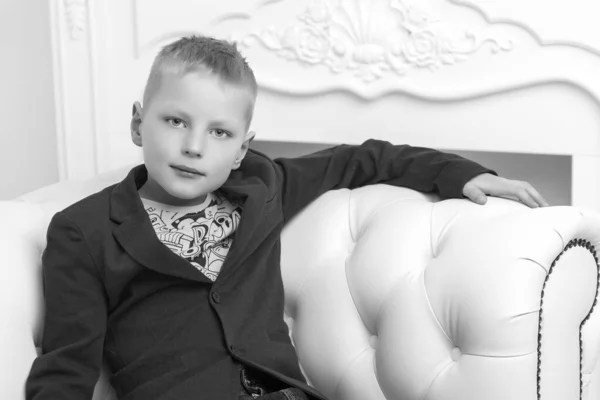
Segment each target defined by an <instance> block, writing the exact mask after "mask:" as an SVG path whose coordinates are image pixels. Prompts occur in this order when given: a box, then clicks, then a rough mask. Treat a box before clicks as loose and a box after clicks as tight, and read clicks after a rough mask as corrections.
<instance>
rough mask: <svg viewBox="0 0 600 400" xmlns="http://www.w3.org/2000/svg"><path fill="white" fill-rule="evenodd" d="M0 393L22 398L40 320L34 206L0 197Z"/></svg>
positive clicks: (38, 221)
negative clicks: (0, 222) (1, 226)
mask: <svg viewBox="0 0 600 400" xmlns="http://www.w3.org/2000/svg"><path fill="white" fill-rule="evenodd" d="M0 220H1V221H2V224H3V226H4V227H5V229H2V230H1V231H0V257H1V260H2V261H1V262H0V274H1V278H0V317H1V318H2V321H3V323H2V324H0V354H1V355H2V357H0V398H1V399H22V398H24V394H25V391H24V383H25V380H26V379H27V376H28V375H29V371H30V369H31V364H32V362H33V360H34V359H35V357H36V356H37V351H36V346H35V343H36V342H37V343H39V339H40V338H41V329H42V319H43V298H42V279H41V278H42V276H41V268H40V256H41V251H42V247H41V243H40V240H41V237H43V235H45V230H46V225H45V224H44V216H43V213H42V211H41V209H40V208H39V207H37V206H36V205H32V204H26V203H23V202H17V201H2V202H0Z"/></svg>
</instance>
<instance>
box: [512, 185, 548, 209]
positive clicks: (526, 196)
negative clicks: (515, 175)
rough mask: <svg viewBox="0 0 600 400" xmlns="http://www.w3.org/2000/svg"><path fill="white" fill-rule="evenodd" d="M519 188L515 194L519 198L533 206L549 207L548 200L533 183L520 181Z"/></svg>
mask: <svg viewBox="0 0 600 400" xmlns="http://www.w3.org/2000/svg"><path fill="white" fill-rule="evenodd" d="M519 186H520V187H519V188H518V189H517V190H516V193H515V194H514V195H515V196H516V197H517V199H519V200H520V201H521V202H522V203H524V204H526V205H527V206H529V207H531V208H538V207H548V206H549V204H548V202H547V201H546V200H545V199H544V198H543V197H542V196H541V195H540V194H539V193H538V191H537V190H535V188H534V187H533V186H531V184H529V183H527V182H519Z"/></svg>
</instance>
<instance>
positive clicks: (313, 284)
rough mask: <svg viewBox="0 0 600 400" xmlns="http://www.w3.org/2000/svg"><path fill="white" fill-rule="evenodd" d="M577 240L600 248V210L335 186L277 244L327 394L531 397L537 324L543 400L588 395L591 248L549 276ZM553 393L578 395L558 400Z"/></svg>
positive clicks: (290, 302) (296, 330)
mask: <svg viewBox="0 0 600 400" xmlns="http://www.w3.org/2000/svg"><path fill="white" fill-rule="evenodd" d="M315 221H318V229H315ZM577 238H579V239H583V240H586V241H587V242H589V243H590V244H591V245H593V246H595V247H596V248H598V247H599V246H600V218H599V217H598V215H597V214H595V213H592V212H590V213H589V214H586V213H585V212H583V211H581V210H578V209H576V208H573V207H551V208H544V209H535V210H533V209H529V208H527V207H526V206H524V205H522V204H519V203H517V202H514V201H511V200H506V199H500V198H490V199H489V201H488V203H487V204H486V205H485V206H479V205H477V204H474V203H472V202H470V201H468V200H445V201H439V202H437V199H436V198H435V197H434V196H429V195H424V194H422V193H418V192H414V191H411V190H408V189H404V188H394V187H389V186H382V185H374V186H370V187H365V188H361V189H357V190H353V191H336V192H329V193H327V194H326V195H324V196H322V197H321V198H320V199H318V200H317V201H316V202H315V203H313V204H311V205H310V206H309V207H308V208H307V209H305V210H304V211H303V212H302V214H301V215H300V216H299V217H298V218H297V219H296V220H293V221H291V222H290V224H289V225H288V227H287V228H286V231H284V235H283V238H282V254H283V259H282V275H283V279H284V285H285V291H286V314H287V322H288V325H289V326H290V328H291V332H292V338H293V340H294V344H295V345H296V349H297V351H298V354H299V358H300V363H301V366H302V368H303V372H304V373H305V375H306V376H307V378H308V379H309V381H310V382H311V383H312V384H314V385H315V386H316V387H317V388H318V389H319V390H321V391H322V392H323V393H325V394H326V395H328V396H329V397H331V398H332V399H353V398H357V399H358V398H361V399H378V398H382V396H385V397H386V398H390V399H400V398H427V399H436V400H440V399H456V398H460V399H462V400H468V399H473V400H475V399H482V398H485V399H491V400H496V399H497V400H500V399H507V398H510V399H516V400H520V399H523V400H529V399H535V398H537V392H538V387H537V382H538V379H537V376H538V337H539V336H538V331H539V329H540V326H541V329H542V331H541V332H542V336H541V347H540V354H541V355H542V357H541V358H540V360H541V363H540V364H539V370H540V376H541V379H540V385H541V389H540V390H541V392H542V393H544V396H545V397H542V398H543V399H544V400H546V399H554V398H556V399H558V398H561V399H573V400H574V399H579V390H580V380H579V361H578V360H579V354H580V352H579V325H580V324H581V322H582V320H583V319H584V318H586V316H587V315H588V314H589V313H590V309H591V306H592V304H593V302H594V299H595V297H596V295H597V284H598V270H597V264H596V261H595V260H594V257H593V255H592V253H591V251H589V250H588V249H587V248H585V247H584V248H582V247H581V246H577V247H576V248H572V249H571V248H569V249H568V250H567V251H566V252H565V253H563V256H562V257H561V258H560V260H561V261H560V262H557V263H555V267H554V269H553V270H554V272H553V273H552V274H551V276H550V278H548V281H546V278H547V277H548V275H549V271H550V267H551V266H552V264H553V262H554V260H555V259H556V258H557V257H558V256H559V255H560V254H561V252H563V251H564V250H565V247H566V246H567V245H568V243H569V242H570V241H571V240H572V239H577ZM300 242H301V243H302V244H303V245H302V247H299V246H298V245H297V244H298V243H300ZM588 247H589V246H588ZM571 252H572V254H570V253H571ZM562 263H564V266H563V265H562ZM572 266H573V267H572ZM559 269H560V270H564V271H566V274H565V275H566V277H565V276H562V275H559V274H558V271H559ZM572 269H576V270H577V272H571V271H570V270H572ZM555 274H556V275H555ZM545 282H546V283H547V289H546V290H545V292H544V293H545V294H544V299H545V300H544V302H545V304H546V305H545V306H544V311H543V315H544V318H543V319H542V324H541V325H540V320H539V312H540V304H541V301H542V289H543V288H544V283H545ZM555 282H558V284H554V283H555ZM575 294H576V295H575ZM553 298H554V299H562V302H559V304H556V301H552V300H551V299H553ZM598 314H599V312H598V311H597V310H596V312H595V313H594V314H592V316H591V317H590V318H589V319H588V322H587V323H586V325H587V326H589V327H590V328H593V329H589V332H586V331H585V329H584V330H583V349H584V350H583V369H584V373H585V371H586V370H587V371H591V370H593V369H594V367H595V365H596V364H597V359H598V356H599V355H600V354H599V352H600V347H599V345H600V343H599V340H600V331H599V330H598V328H599V327H598V326H597V322H595V321H596V320H597V319H598V317H599V315H598ZM563 325H564V326H568V329H563ZM564 332H566V333H565V334H563V333H564ZM569 335H571V336H569ZM565 345H566V346H567V347H565ZM565 348H568V349H569V350H565V351H562V352H561V350H562V349H565ZM557 360H558V362H557ZM562 360H565V361H568V362H567V364H565V365H563V364H562ZM573 360H575V361H576V364H577V365H575V364H574V363H573V362H572V361H573ZM567 369H568V373H566V374H564V375H561V377H560V381H557V380H556V378H555V377H556V375H557V374H558V375H560V374H561V373H562V372H561V371H563V370H567ZM584 379H585V375H584ZM567 381H569V382H567ZM563 382H567V384H566V386H564V387H563V385H562V383H563ZM553 385H554V386H553ZM556 386H560V387H561V388H567V387H568V388H569V389H565V390H563V391H562V392H559V393H558V394H557V395H554V396H558V397H549V396H552V395H550V394H547V393H549V392H550V391H551V390H553V388H554V387H556ZM584 390H585V388H584ZM566 392H569V394H568V396H567V397H565V396H564V394H565V393H566ZM575 392H576V393H575Z"/></svg>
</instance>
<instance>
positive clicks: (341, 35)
mask: <svg viewBox="0 0 600 400" xmlns="http://www.w3.org/2000/svg"><path fill="white" fill-rule="evenodd" d="M298 19H299V23H298V24H296V25H294V26H291V27H290V26H288V27H283V28H278V27H273V26H271V27H267V28H265V29H263V30H261V31H260V32H255V33H250V34H246V35H243V36H241V37H232V39H233V40H235V41H237V42H238V43H240V45H241V46H242V47H251V46H253V45H254V44H256V43H257V42H258V43H260V44H261V45H263V46H265V47H266V48H267V49H269V50H271V51H274V52H275V53H276V54H277V55H279V56H281V57H283V58H285V59H287V60H290V61H296V62H299V63H302V64H304V65H309V66H310V65H313V66H314V65H325V66H327V67H328V68H329V69H330V70H331V71H333V72H334V73H343V72H351V73H353V74H354V75H355V76H357V77H358V78H360V79H362V80H363V81H364V82H365V83H370V82H373V81H375V80H378V79H380V78H382V77H383V76H384V74H386V73H390V72H392V73H395V74H397V75H399V76H404V75H406V74H407V73H408V72H409V71H410V70H411V69H422V68H427V69H429V70H432V71H435V70H438V69H440V68H442V67H444V66H448V65H453V64H455V63H457V62H460V61H464V60H466V59H468V57H469V56H470V55H472V54H474V53H476V52H477V51H479V50H481V49H482V48H484V47H488V48H489V49H490V50H491V51H492V52H493V53H497V52H499V51H508V50H511V49H512V43H511V42H510V41H505V42H502V43H501V41H500V40H498V39H494V38H484V39H480V38H478V37H477V36H476V35H475V34H474V33H472V32H468V31H463V32H459V33H460V35H458V36H457V35H456V34H453V35H452V38H450V37H448V35H447V31H446V32H442V30H440V29H438V28H439V27H440V26H441V24H440V22H441V21H438V20H434V19H433V18H431V17H430V16H428V15H427V14H426V13H424V12H423V11H421V10H420V9H419V8H417V7H415V6H413V5H411V4H409V1H407V0H311V1H309V3H308V5H307V7H306V9H305V11H304V13H303V14H301V15H299V16H298ZM454 30H455V31H456V29H454ZM453 33H456V32H453ZM457 37H460V38H461V39H460V40H457V39H456V38H457Z"/></svg>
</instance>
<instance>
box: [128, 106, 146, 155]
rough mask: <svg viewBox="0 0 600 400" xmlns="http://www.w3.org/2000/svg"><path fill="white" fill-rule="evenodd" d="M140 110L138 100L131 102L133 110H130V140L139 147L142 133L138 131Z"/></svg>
mask: <svg viewBox="0 0 600 400" xmlns="http://www.w3.org/2000/svg"><path fill="white" fill-rule="evenodd" d="M142 111H143V110H142V105H141V104H140V102H139V101H136V102H135V103H133V110H131V140H132V141H133V143H134V144H135V145H136V146H139V147H142V133H141V131H140V125H141V124H142Z"/></svg>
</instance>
